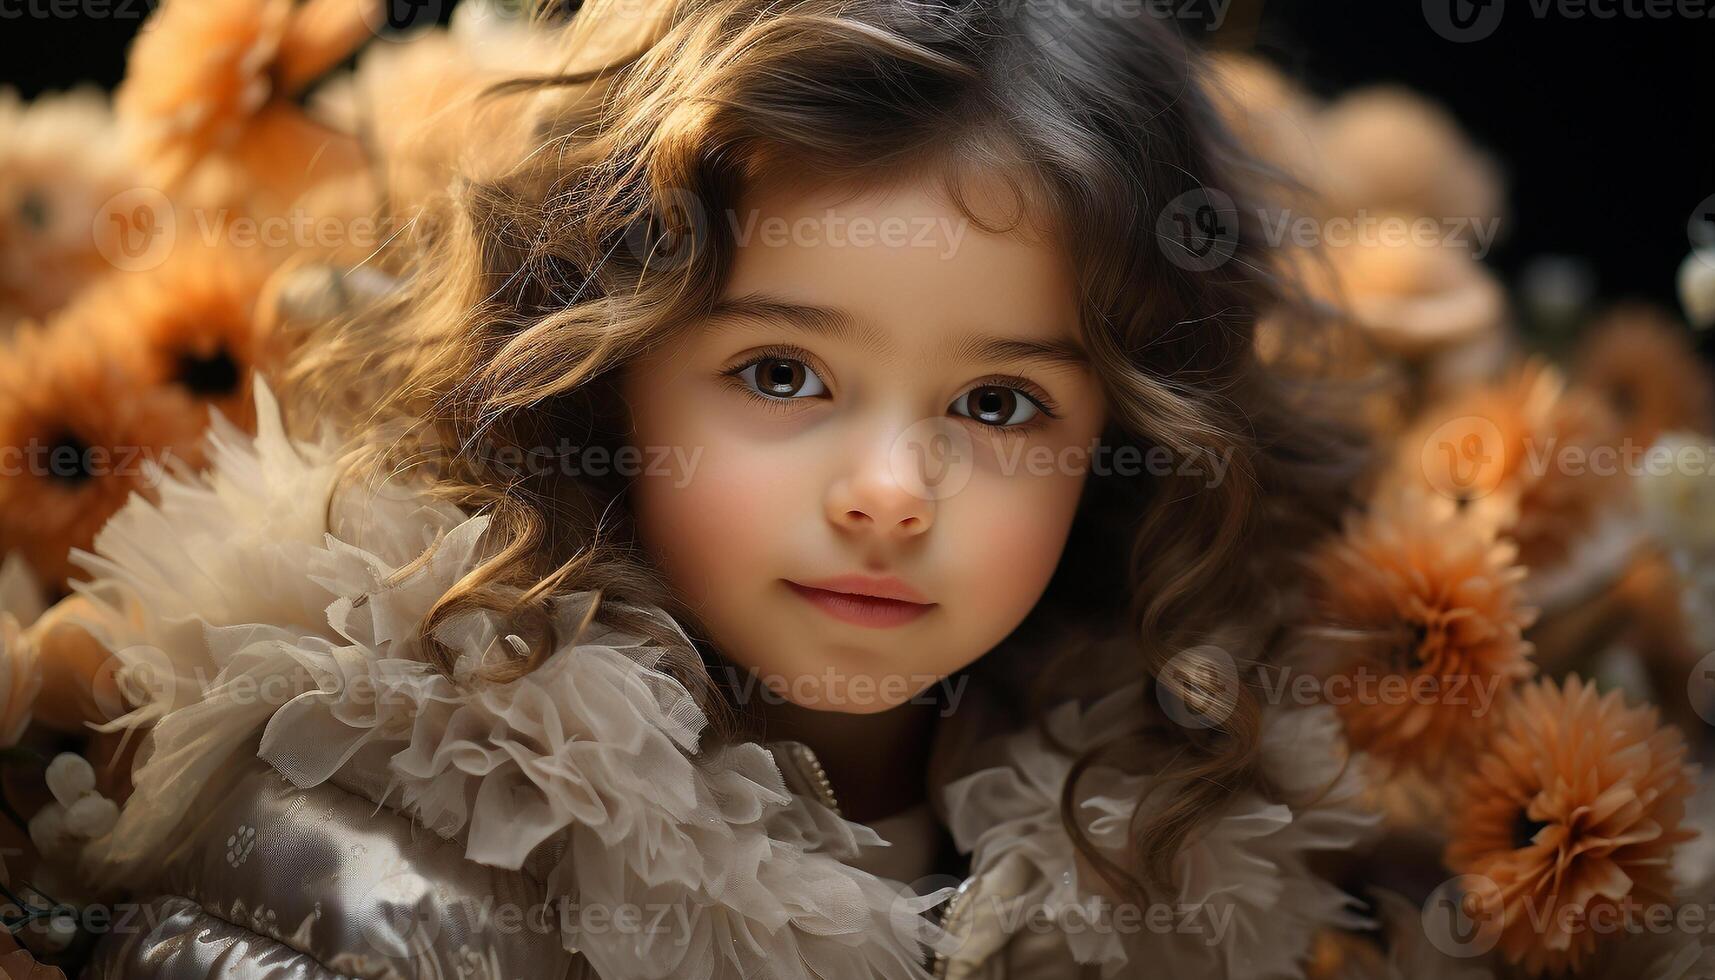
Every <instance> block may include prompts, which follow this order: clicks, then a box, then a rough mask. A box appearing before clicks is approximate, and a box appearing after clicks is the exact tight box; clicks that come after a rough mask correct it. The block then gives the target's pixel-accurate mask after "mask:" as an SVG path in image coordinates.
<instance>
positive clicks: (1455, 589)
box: [1311, 495, 1535, 773]
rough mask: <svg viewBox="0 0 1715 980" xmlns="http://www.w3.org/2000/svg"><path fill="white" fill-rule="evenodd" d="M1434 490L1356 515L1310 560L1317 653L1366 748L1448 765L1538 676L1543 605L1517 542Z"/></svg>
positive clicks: (1413, 763)
mask: <svg viewBox="0 0 1715 980" xmlns="http://www.w3.org/2000/svg"><path fill="white" fill-rule="evenodd" d="M1438 504H1439V502H1437V501H1434V500H1431V499H1429V498H1427V497H1421V496H1420V497H1418V498H1415V499H1413V498H1411V497H1409V496H1407V495H1402V496H1401V497H1399V498H1395V499H1392V500H1389V501H1386V502H1383V503H1381V504H1378V506H1377V507H1376V508H1375V509H1374V510H1372V512H1371V513H1369V514H1367V515H1362V516H1359V515H1353V516H1352V517H1350V518H1348V519H1347V522H1346V529H1345V532H1344V534H1342V535H1341V536H1340V537H1339V538H1337V539H1335V540H1333V541H1331V542H1330V543H1328V544H1327V545H1325V546H1324V547H1323V548H1322V549H1321V550H1320V551H1319V552H1317V553H1316V554H1315V555H1314V556H1313V557H1312V561H1311V569H1312V577H1311V589H1312V595H1313V597H1314V599H1315V602H1316V610H1317V621H1318V623H1319V624H1322V625H1323V626H1325V627H1326V634H1327V636H1328V638H1329V640H1330V642H1329V643H1328V644H1327V645H1326V646H1325V647H1324V648H1323V649H1322V650H1320V651H1319V652H1318V653H1317V654H1316V656H1317V657H1318V658H1319V659H1320V660H1321V661H1322V663H1323V665H1324V667H1323V672H1324V674H1325V676H1326V677H1327V678H1329V684H1330V686H1329V688H1328V689H1329V691H1330V692H1333V691H1334V690H1335V688H1334V687H1333V686H1332V678H1334V677H1339V678H1342V679H1343V680H1342V686H1349V690H1350V692H1351V696H1350V697H1345V696H1344V695H1343V694H1342V701H1343V703H1342V704H1341V705H1340V708H1341V712H1342V716H1343V718H1344V720H1345V723H1346V733H1347V737H1348V738H1349V739H1350V740H1351V742H1352V747H1353V748H1354V749H1356V750H1360V751H1365V752H1368V753H1370V754H1371V755H1372V757H1374V758H1376V759H1377V760H1378V761H1381V762H1384V763H1391V764H1395V765H1400V766H1406V767H1412V768H1415V769H1417V770H1419V771H1422V772H1427V773H1436V772H1440V771H1442V770H1443V769H1444V768H1445V767H1446V766H1447V765H1448V764H1449V763H1453V762H1456V761H1460V760H1463V759H1464V758H1466V757H1467V755H1468V753H1469V751H1470V749H1471V747H1472V744H1473V740H1474V739H1475V738H1476V737H1477V736H1478V735H1479V733H1480V731H1481V730H1482V727H1483V726H1484V725H1485V724H1487V723H1488V721H1489V719H1490V712H1491V710H1492V709H1493V707H1494V706H1495V703H1496V701H1497V700H1498V699H1499V697H1500V696H1502V694H1504V691H1505V689H1506V688H1508V687H1510V686H1511V685H1512V684H1514V683H1516V682H1517V681H1518V680H1520V679H1522V678H1526V677H1529V676H1530V674H1531V672H1532V670H1533V667H1532V664H1531V661H1530V644H1529V643H1528V642H1526V641H1525V640H1524V639H1523V631H1524V628H1525V627H1526V626H1528V625H1530V622H1531V620H1532V619H1533V618H1534V616H1535V611H1534V610H1532V609H1529V608H1526V607H1524V606H1523V605H1522V604H1521V602H1520V598H1519V595H1518V590H1517V585H1518V583H1519V582H1520V581H1521V580H1522V579H1523V578H1524V569H1522V568H1520V567H1518V566H1517V565H1515V564H1514V563H1513V558H1514V555H1515V549H1514V547H1513V546H1512V545H1511V544H1510V543H1508V542H1504V541H1496V540H1495V538H1494V537H1493V536H1492V534H1489V533H1486V532H1485V531H1484V530H1482V529H1481V528H1480V527H1479V526H1477V525H1476V524H1474V523H1472V522H1471V521H1469V520H1468V519H1466V518H1464V517H1462V516H1459V515H1455V514H1453V513H1452V508H1451V506H1450V505H1449V506H1446V507H1445V508H1440V509H1439V510H1438Z"/></svg>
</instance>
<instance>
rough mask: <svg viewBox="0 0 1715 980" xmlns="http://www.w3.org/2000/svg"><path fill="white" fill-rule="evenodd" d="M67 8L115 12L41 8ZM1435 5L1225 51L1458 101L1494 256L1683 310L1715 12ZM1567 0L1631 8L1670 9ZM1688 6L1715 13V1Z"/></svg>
mask: <svg viewBox="0 0 1715 980" xmlns="http://www.w3.org/2000/svg"><path fill="white" fill-rule="evenodd" d="M55 2H75V3H80V4H82V5H84V6H86V7H89V9H101V8H100V4H102V3H106V4H109V5H110V10H111V12H110V13H109V14H108V15H106V16H101V17H96V16H83V17H74V18H66V17H41V16H29V15H28V12H29V11H30V10H32V9H42V8H46V7H48V5H49V4H51V3H55ZM153 2H154V0H0V14H5V15H7V16H3V17H0V84H10V85H13V86H16V87H17V88H19V89H21V90H22V91H23V93H24V94H25V95H33V94H35V93H37V92H40V91H42V90H43V89H52V88H64V87H67V86H70V85H73V84H76V83H78V82H84V81H87V82H94V83H97V84H100V85H105V86H111V85H112V84H114V83H115V82H116V81H117V80H118V79H119V76H120V73H121V71H122V69H123V66H124V57H125V49H126V46H127V44H128V43H129V40H130V37H131V35H132V34H134V33H135V31H136V29H137V27H138V25H139V23H140V15H141V14H142V13H143V12H145V11H146V10H147V7H148V6H149V5H150V4H152V3H153ZM185 2H193V3H194V2H200V0H185ZM406 2H411V0H406ZM416 2H419V3H421V2H427V3H428V4H430V5H431V6H430V7H429V8H425V9H431V10H432V9H434V6H435V5H437V4H438V3H439V2H440V0H416ZM978 2H983V0H978ZM1153 2H1160V3H1169V2H1170V3H1172V4H1174V5H1179V4H1183V3H1193V4H1195V3H1208V2H1210V0H1153ZM1437 2H1455V0H1232V6H1231V8H1230V9H1229V10H1228V12H1227V16H1226V20H1225V23H1224V25H1223V27H1222V29H1221V32H1220V34H1219V35H1218V36H1217V38H1216V43H1219V44H1221V45H1224V46H1228V47H1244V48H1249V47H1254V48H1256V49H1259V50H1260V51H1262V52H1263V53H1264V54H1266V55H1268V56H1270V57H1271V58H1272V59H1273V60H1274V61H1276V62H1277V63H1280V64H1283V65H1285V66H1286V67H1287V68H1288V69H1289V70H1290V71H1291V72H1292V73H1293V74H1294V75H1296V76H1298V77H1300V78H1303V79H1305V80H1306V81H1307V82H1308V83H1309V84H1310V86H1311V88H1312V89H1313V90H1315V91H1316V92H1318V93H1319V94H1323V95H1330V94H1334V93H1337V92H1339V91H1340V90H1342V89H1345V88H1348V87H1350V86H1353V85H1357V84H1362V83H1368V82H1380V81H1392V82H1401V83H1404V84H1406V85H1409V86H1411V87H1412V88H1415V89H1417V90H1419V91H1421V92H1423V93H1425V94H1427V95H1429V96H1431V97H1433V98H1434V99H1436V100H1438V101H1440V102H1442V103H1443V104H1444V105H1446V106H1447V107H1448V108H1450V109H1451V110H1452V111H1453V112H1454V114H1455V115H1456V116H1457V117H1458V119H1459V120H1460V121H1461V122H1462V123H1463V125H1464V126H1465V127H1466V129H1467V131H1468V132H1469V133H1470V134H1471V136H1472V138H1473V139H1475V140H1476V141H1477V142H1478V143H1480V144H1482V145H1484V146H1486V147H1488V148H1489V149H1490V150H1491V151H1492V152H1493V153H1494V154H1495V155H1496V156H1498V157H1499V158H1500V159H1501V160H1502V162H1503V163H1504V164H1505V165H1506V167H1507V170H1508V174H1509V197H1510V205H1511V216H1512V221H1511V223H1510V225H1509V228H1508V231H1507V234H1506V237H1505V238H1504V239H1503V241H1502V244H1501V245H1499V246H1497V248H1496V249H1495V251H1494V252H1493V253H1492V254H1491V255H1490V257H1489V261H1490V262H1491V264H1493V265H1494V266H1495V267H1496V268H1497V269H1498V270H1500V272H1501V273H1502V274H1503V276H1505V277H1507V278H1508V280H1509V281H1516V277H1517V276H1518V274H1519V272H1520V271H1521V270H1522V269H1523V268H1525V267H1526V265H1527V264H1528V263H1529V262H1530V261H1531V260H1532V259H1534V258H1536V257H1539V256H1542V255H1550V254H1552V255H1565V256H1573V257H1579V258H1582V259H1584V260H1586V261H1587V262H1588V263H1589V265H1590V267H1591V268H1592V269H1593V270H1594V272H1595V279H1596V282H1595V285H1596V291H1597V293H1598V294H1599V295H1600V296H1601V297H1602V298H1605V299H1614V298H1622V297H1645V298H1650V299H1654V300H1656V301H1658V302H1662V303H1669V304H1674V303H1675V293H1674V275H1675V271H1676V269H1677V268H1678V265H1679V262H1680V261H1681V260H1682V259H1683V258H1684V256H1685V254H1686V252H1687V251H1688V250H1689V249H1690V241H1689V239H1688V236H1687V231H1686V228H1687V224H1688V223H1689V222H1690V220H1691V217H1692V212H1693V211H1694V209H1696V208H1697V207H1698V205H1699V204H1700V202H1702V201H1703V200H1704V199H1705V198H1707V197H1709V196H1710V195H1712V194H1715V104H1712V102H1715V18H1712V17H1709V16H1704V17H1701V18H1696V19H1693V18H1689V17H1683V16H1675V17H1670V18H1667V19H1651V18H1648V17H1640V16H1624V15H1622V16H1618V17H1614V18H1610V19H1597V18H1596V17H1594V16H1591V15H1586V16H1584V17H1582V18H1578V17H1571V16H1567V15H1566V10H1565V9H1564V8H1563V9H1559V10H1554V11H1549V12H1548V13H1547V14H1546V15H1545V16H1540V17H1539V16H1537V13H1536V5H1538V4H1543V3H1546V2H1547V0H1495V2H1499V3H1501V4H1503V5H1504V8H1503V9H1504V16H1503V18H1502V20H1501V21H1500V24H1499V27H1498V28H1497V29H1496V30H1495V31H1494V33H1493V34H1492V35H1491V36H1489V37H1487V38H1485V39H1483V40H1479V41H1474V42H1469V43H1455V42H1452V41H1449V40H1447V39H1445V38H1443V37H1442V36H1440V35H1438V34H1437V33H1436V31H1435V30H1433V29H1432V28H1431V27H1430V24H1429V20H1428V18H1427V16H1426V11H1425V4H1426V3H1430V4H1433V3H1437ZM1459 2H1463V0H1459ZM1556 2H1557V3H1570V4H1577V3H1581V2H1582V3H1594V4H1596V5H1597V6H1598V7H1600V8H1601V9H1603V10H1616V11H1624V10H1626V9H1628V8H1627V7H1625V6H1624V5H1626V4H1630V5H1631V8H1630V9H1634V10H1645V9H1648V8H1646V7H1645V6H1644V5H1645V4H1646V3H1647V2H1661V0H1556ZM1677 2H1683V3H1685V4H1687V5H1695V4H1698V3H1702V5H1703V6H1704V7H1705V10H1704V13H1705V14H1708V13H1710V12H1711V11H1715V0H1677ZM92 4H93V6H91V5H92ZM446 5H449V6H450V0H446ZM20 11H24V12H25V16H17V14H18V13H19V12H20Z"/></svg>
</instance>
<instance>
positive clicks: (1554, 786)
mask: <svg viewBox="0 0 1715 980" xmlns="http://www.w3.org/2000/svg"><path fill="white" fill-rule="evenodd" d="M1692 774H1693V768H1692V767H1690V766H1688V765H1687V764H1686V762H1685V741H1684V739H1683V738H1682V737H1681V736H1680V734H1679V730H1678V729H1675V728H1672V727H1663V726H1661V725H1660V724H1659V723H1658V721H1657V716H1656V712H1655V710H1654V709H1653V708H1649V707H1645V706H1639V707H1631V706H1628V705H1627V704H1626V703H1625V701H1624V700H1623V699H1622V697H1621V695H1620V694H1619V692H1617V691H1610V692H1609V693H1608V694H1607V695H1605V696H1604V695H1601V694H1600V693H1598V692H1597V690H1596V688H1595V686H1594V685H1591V684H1586V683H1585V682H1583V681H1581V680H1579V679H1578V678H1577V677H1576V676H1573V677H1570V678H1568V679H1567V680H1566V683H1565V685H1564V686H1560V685H1557V684H1556V683H1554V682H1553V681H1552V680H1544V681H1541V682H1538V683H1536V684H1533V685H1528V686H1526V687H1524V688H1523V689H1522V690H1521V691H1520V692H1519V695H1518V697H1517V700H1516V701H1515V702H1514V703H1513V704H1512V705H1511V706H1509V708H1508V710H1507V711H1506V714H1505V717H1504V721H1503V723H1502V725H1501V726H1499V728H1497V730H1496V732H1495V734H1494V737H1493V738H1492V739H1491V740H1490V744H1489V751H1488V752H1487V753H1485V754H1483V755H1482V756H1480V757H1479V758H1478V759H1477V760H1476V766H1475V769H1474V770H1473V771H1472V772H1471V773H1470V775H1469V776H1468V777H1467V778H1466V779H1465V780H1464V782H1463V783H1462V785H1461V786H1460V787H1459V791H1458V800H1457V802H1456V804H1455V805H1454V806H1453V807H1452V809H1451V812H1452V814H1453V817H1452V824H1451V827H1450V841H1449V843H1448V846H1447V857H1446V860H1447V866H1448V867H1449V868H1450V869H1452V870H1453V871H1455V872H1457V873H1459V874H1468V875H1480V876H1482V877H1484V878H1486V879H1488V880H1489V881H1491V882H1493V883H1494V884H1495V886H1496V888H1497V897H1496V899H1495V901H1497V902H1499V903H1500V904H1501V909H1500V910H1499V911H1500V913H1501V915H1502V919H1501V923H1502V924H1501V933H1500V942H1499V949H1500V951H1501V952H1502V953H1503V954H1504V955H1505V957H1506V959H1507V960H1508V961H1509V962H1511V963H1513V964H1516V965H1518V966H1519V967H1520V968H1522V969H1523V970H1524V971H1525V972H1526V973H1528V974H1530V975H1532V976H1536V975H1541V974H1544V973H1549V972H1575V971H1577V970H1578V968H1579V966H1580V965H1581V964H1582V963H1583V962H1584V961H1585V960H1586V959H1587V958H1589V957H1590V955H1591V954H1592V953H1593V952H1594V951H1595V950H1596V949H1597V948H1598V946H1601V945H1605V944H1607V943H1611V942H1616V941H1623V940H1624V939H1625V938H1626V936H1627V935H1628V934H1629V933H1630V932H1636V931H1639V923H1640V921H1641V920H1642V917H1643V916H1645V915H1648V914H1651V913H1650V910H1652V909H1653V910H1655V914H1659V913H1660V910H1661V909H1662V908H1663V907H1665V906H1668V905H1669V904H1670V903H1671V902H1672V901H1673V883H1672V879H1671V866H1672V856H1673V849H1674V845H1676V844H1678V843H1680V842H1681V841H1685V840H1689V839H1690V838H1691V837H1692V836H1694V834H1693V832H1692V831H1690V830H1687V829H1685V828H1682V827H1681V820H1682V819H1683V817H1684V814H1685V803H1686V798H1687V797H1688V796H1689V795H1690V793H1691V789H1692V782H1691V778H1692Z"/></svg>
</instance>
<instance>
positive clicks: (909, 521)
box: [826, 452, 935, 540]
mask: <svg viewBox="0 0 1715 980" xmlns="http://www.w3.org/2000/svg"><path fill="white" fill-rule="evenodd" d="M826 506H827V515H828V520H829V522H831V523H832V524H833V525H834V526H835V527H837V528H839V529H841V530H843V531H849V532H852V533H856V534H873V535H877V536H883V537H887V538H892V539H898V540H903V539H908V538H915V537H918V536H919V535H922V534H924V533H925V532H927V531H928V530H929V527H930V525H932V524H933V523H934V522H935V502H934V501H933V500H927V499H924V498H923V497H921V496H919V495H917V494H915V493H912V492H911V491H910V490H909V489H908V488H907V487H905V486H904V485H903V484H901V483H900V481H899V480H898V478H896V477H895V476H894V474H893V472H892V468H891V465H890V461H889V455H888V454H887V453H885V452H881V453H877V454H875V455H874V458H871V459H866V460H864V461H863V464H862V465H860V466H857V467H853V468H852V469H851V470H849V471H848V472H846V473H845V474H842V475H841V476H840V477H838V478H837V479H835V480H834V481H833V482H832V483H831V484H830V485H829V487H828V493H827V500H826Z"/></svg>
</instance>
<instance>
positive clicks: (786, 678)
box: [767, 651, 940, 715]
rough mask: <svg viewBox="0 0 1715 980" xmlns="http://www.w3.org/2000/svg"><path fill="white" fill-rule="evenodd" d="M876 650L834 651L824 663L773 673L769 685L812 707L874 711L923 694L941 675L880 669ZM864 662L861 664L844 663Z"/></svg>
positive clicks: (839, 711)
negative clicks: (857, 651)
mask: <svg viewBox="0 0 1715 980" xmlns="http://www.w3.org/2000/svg"><path fill="white" fill-rule="evenodd" d="M877 657H878V654H877V653H876V652H874V651H865V652H863V653H861V654H855V655H854V654H852V653H851V652H849V651H847V652H845V654H844V655H840V654H839V653H836V652H832V651H830V654H829V656H827V657H826V658H824V659H822V660H821V661H820V664H821V666H818V667H807V666H802V665H799V666H796V667H795V668H794V669H790V670H781V671H778V672H776V673H774V674H772V676H771V677H770V682H769V683H768V685H767V686H768V688H769V689H770V690H771V691H772V692H773V693H774V695H775V696H777V697H781V698H784V699H785V700H787V701H790V702H791V703H792V704H794V705H796V706H798V707H800V708H805V709H808V710H810V711H826V712H831V713H835V714H846V715H874V714H880V713H882V712H884V711H891V710H893V709H894V708H897V707H899V706H901V705H903V704H906V703H908V702H910V701H911V700H912V699H914V698H916V697H918V696H919V695H921V694H923V692H924V691H926V690H928V689H929V688H930V687H932V686H934V685H935V684H936V683H937V682H938V681H939V680H940V677H939V676H938V675H935V674H931V673H925V672H922V671H919V672H916V673H913V672H911V671H909V670H906V669H900V670H897V671H893V670H877V669H876V663H875V661H876V659H877ZM854 661H859V662H862V664H863V666H861V667H849V666H843V665H850V664H853V662H854Z"/></svg>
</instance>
